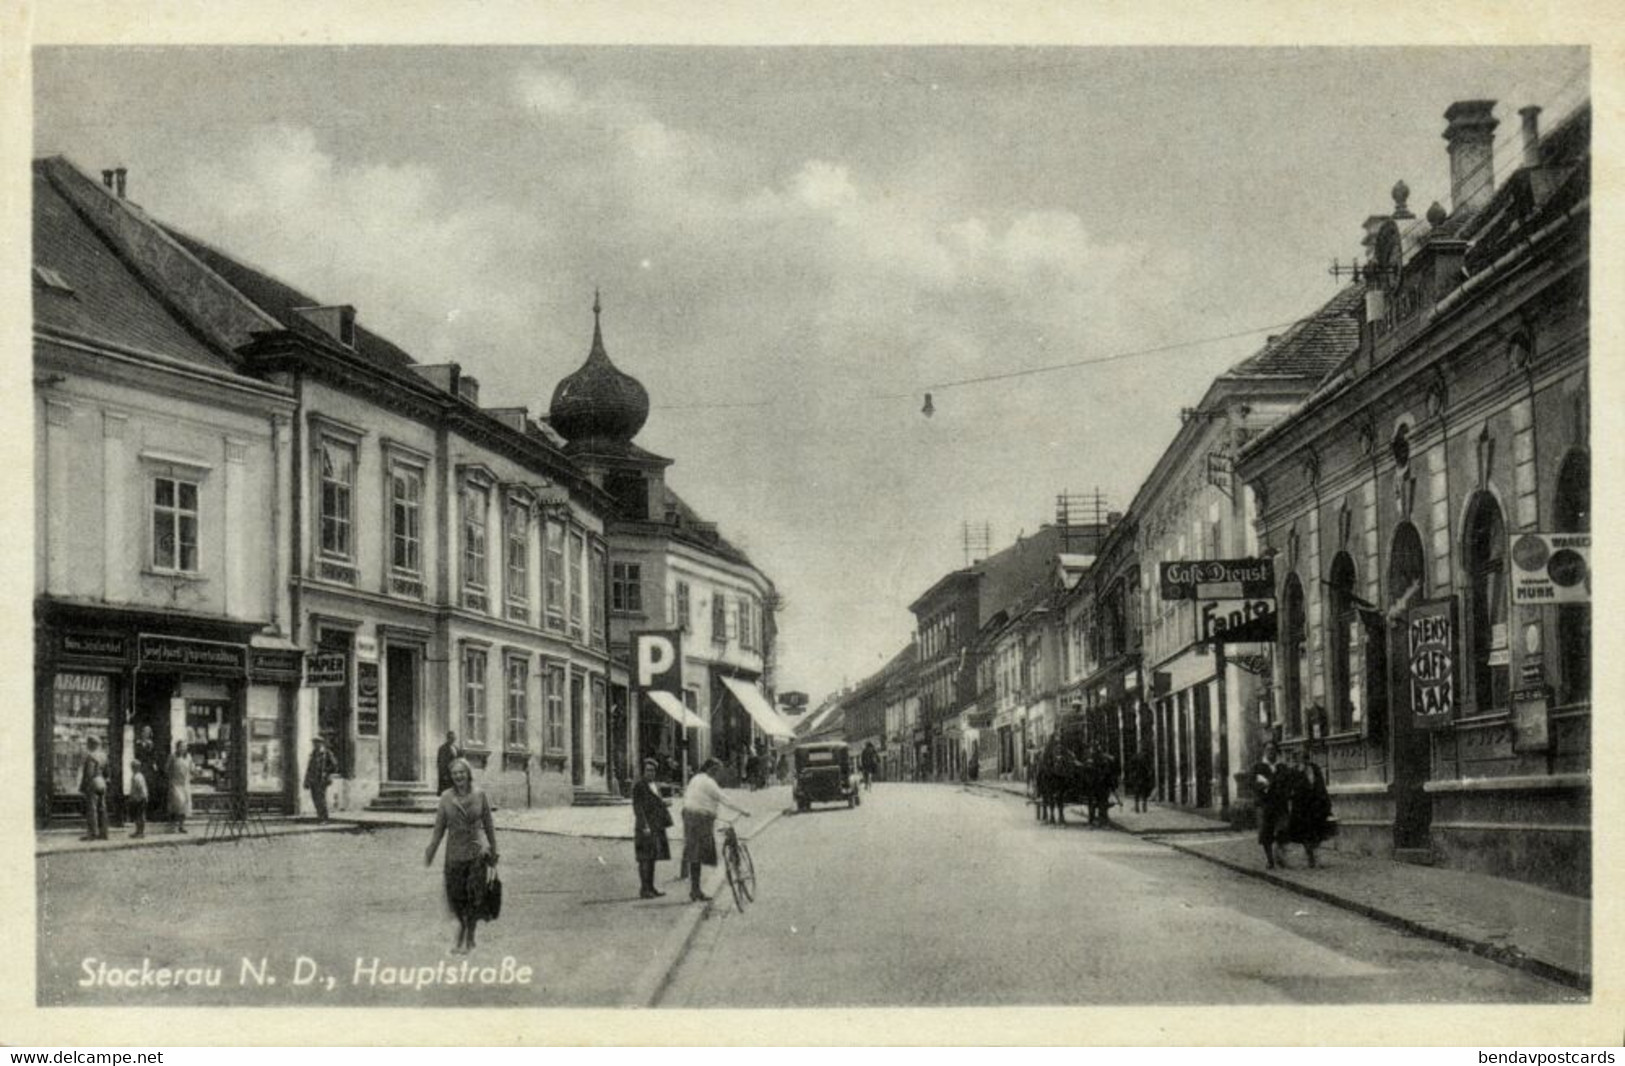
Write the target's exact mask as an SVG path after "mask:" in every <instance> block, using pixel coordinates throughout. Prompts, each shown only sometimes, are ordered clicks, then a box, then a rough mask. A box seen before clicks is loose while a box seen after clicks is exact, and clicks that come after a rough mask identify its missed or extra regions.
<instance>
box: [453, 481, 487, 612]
mask: <svg viewBox="0 0 1625 1066" xmlns="http://www.w3.org/2000/svg"><path fill="white" fill-rule="evenodd" d="M459 498H460V501H461V505H462V526H463V606H464V607H468V608H471V609H473V610H476V611H485V610H489V609H490V601H489V600H488V599H487V598H486V581H487V578H486V574H485V557H486V556H485V552H486V527H487V523H488V521H489V518H488V515H487V511H488V510H489V508H490V494H489V493H488V492H487V491H486V489H485V486H483V485H476V484H474V483H473V482H464V483H463V490H462V492H461V493H460V494H459Z"/></svg>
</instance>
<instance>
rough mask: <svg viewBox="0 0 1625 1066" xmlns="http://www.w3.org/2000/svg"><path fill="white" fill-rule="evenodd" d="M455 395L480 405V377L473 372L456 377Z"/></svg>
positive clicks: (476, 405)
mask: <svg viewBox="0 0 1625 1066" xmlns="http://www.w3.org/2000/svg"><path fill="white" fill-rule="evenodd" d="M457 395H458V396H461V397H462V398H463V399H465V400H467V401H468V402H469V403H471V404H473V405H474V406H475V407H478V406H479V405H480V379H479V378H477V377H475V376H474V375H473V374H462V375H459V376H458V378H457Z"/></svg>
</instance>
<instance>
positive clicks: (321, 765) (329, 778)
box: [305, 737, 339, 822]
mask: <svg viewBox="0 0 1625 1066" xmlns="http://www.w3.org/2000/svg"><path fill="white" fill-rule="evenodd" d="M338 770H339V762H338V760H337V759H335V758H333V753H332V752H330V751H328V750H327V741H325V740H323V739H322V738H321V737H317V738H316V740H315V742H314V743H313V744H312V745H311V748H310V761H309V762H308V763H306V764H305V787H306V788H307V789H309V790H310V801H311V802H312V803H313V804H315V806H316V820H317V821H318V822H325V821H327V789H328V786H329V785H331V784H332V783H333V775H334V774H336V773H338Z"/></svg>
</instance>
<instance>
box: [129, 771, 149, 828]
mask: <svg viewBox="0 0 1625 1066" xmlns="http://www.w3.org/2000/svg"><path fill="white" fill-rule="evenodd" d="M124 814H125V817H127V818H129V819H130V820H131V821H132V822H134V823H135V831H134V832H132V833H131V834H130V839H131V840H139V839H141V838H142V837H144V836H146V835H147V768H146V767H145V766H143V765H142V764H141V760H140V759H136V760H135V761H133V762H131V763H130V794H129V795H128V796H125V797H124Z"/></svg>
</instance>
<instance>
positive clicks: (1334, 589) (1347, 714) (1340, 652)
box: [1327, 552, 1364, 733]
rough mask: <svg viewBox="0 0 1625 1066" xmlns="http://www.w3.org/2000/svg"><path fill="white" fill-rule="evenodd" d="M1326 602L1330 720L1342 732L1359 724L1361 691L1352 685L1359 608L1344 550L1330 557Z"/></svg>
mask: <svg viewBox="0 0 1625 1066" xmlns="http://www.w3.org/2000/svg"><path fill="white" fill-rule="evenodd" d="M1327 584H1328V585H1329V586H1330V587H1329V588H1328V589H1327V595H1328V598H1329V600H1330V603H1329V604H1328V607H1329V610H1330V613H1331V626H1330V630H1331V633H1330V636H1331V641H1332V647H1331V657H1332V695H1331V703H1332V722H1331V728H1332V731H1333V732H1334V733H1346V732H1348V731H1349V730H1351V729H1353V728H1354V727H1355V725H1356V724H1358V723H1359V721H1360V717H1361V714H1362V711H1363V708H1361V707H1360V697H1361V693H1359V692H1357V691H1356V690H1355V687H1356V686H1358V685H1360V684H1362V683H1363V681H1364V677H1363V676H1362V672H1361V670H1360V668H1359V666H1358V664H1356V663H1354V662H1353V659H1354V657H1355V656H1357V655H1358V654H1359V653H1360V646H1361V645H1360V634H1359V632H1358V627H1359V626H1360V624H1361V623H1360V611H1359V608H1358V607H1356V606H1355V603H1354V584H1355V577H1354V560H1353V559H1351V558H1349V554H1348V552H1338V553H1337V557H1336V558H1335V559H1333V560H1332V576H1331V580H1330V581H1329V582H1328V583H1327Z"/></svg>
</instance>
